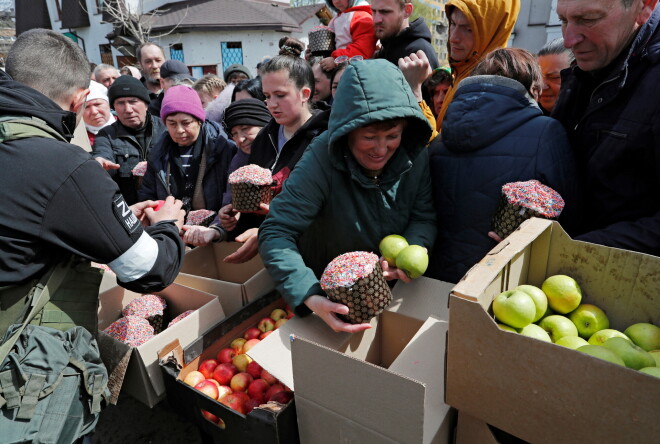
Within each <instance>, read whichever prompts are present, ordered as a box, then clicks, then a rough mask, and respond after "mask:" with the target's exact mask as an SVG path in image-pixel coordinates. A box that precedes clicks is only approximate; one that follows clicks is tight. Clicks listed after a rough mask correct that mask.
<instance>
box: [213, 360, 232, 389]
mask: <svg viewBox="0 0 660 444" xmlns="http://www.w3.org/2000/svg"><path fill="white" fill-rule="evenodd" d="M236 373H238V369H237V368H236V366H235V365H234V364H227V363H222V364H218V366H217V367H216V368H215V370H214V371H213V379H215V380H216V381H218V382H219V383H220V384H222V385H227V384H229V381H231V378H232V377H233V376H234V375H235V374H236Z"/></svg>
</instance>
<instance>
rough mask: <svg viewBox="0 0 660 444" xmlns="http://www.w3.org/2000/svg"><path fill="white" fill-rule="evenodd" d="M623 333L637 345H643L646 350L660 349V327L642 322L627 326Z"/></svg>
mask: <svg viewBox="0 0 660 444" xmlns="http://www.w3.org/2000/svg"><path fill="white" fill-rule="evenodd" d="M623 333H624V334H625V335H626V336H628V337H629V338H630V340H631V341H633V342H634V343H635V345H637V346H638V347H642V348H643V349H644V350H646V351H651V350H657V349H660V327H657V326H655V325H653V324H649V323H646V322H640V323H639V324H633V325H631V326H630V327H628V328H626V329H625V330H624V331H623Z"/></svg>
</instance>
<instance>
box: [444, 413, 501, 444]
mask: <svg viewBox="0 0 660 444" xmlns="http://www.w3.org/2000/svg"><path fill="white" fill-rule="evenodd" d="M498 442H499V441H498V440H497V439H496V438H495V436H494V435H493V432H492V430H491V429H490V427H488V424H486V423H485V422H483V421H482V420H481V419H479V418H475V417H474V416H471V415H468V414H467V413H465V412H458V420H457V421H456V439H455V441H454V443H455V444H475V443H478V444H497V443H498Z"/></svg>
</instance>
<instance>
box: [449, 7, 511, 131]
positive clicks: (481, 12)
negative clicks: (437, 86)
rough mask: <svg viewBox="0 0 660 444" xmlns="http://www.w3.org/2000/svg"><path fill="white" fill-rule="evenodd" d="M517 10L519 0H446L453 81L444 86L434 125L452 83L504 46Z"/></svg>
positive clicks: (459, 80)
mask: <svg viewBox="0 0 660 444" xmlns="http://www.w3.org/2000/svg"><path fill="white" fill-rule="evenodd" d="M519 11H520V0H449V1H448V2H447V4H446V5H445V12H446V13H447V17H448V18H449V38H448V40H447V48H448V53H449V65H450V66H451V69H452V74H453V75H454V83H453V85H452V86H451V87H450V88H449V90H447V94H446V95H445V100H444V103H443V104H442V108H441V109H440V113H439V114H438V118H437V129H438V131H440V130H441V129H442V119H443V118H444V116H445V112H447V107H448V106H449V104H450V103H451V101H452V98H453V97H454V92H455V91H456V85H458V84H459V83H460V82H461V80H463V79H464V78H466V77H468V76H469V75H470V73H471V72H472V70H473V69H474V67H475V66H477V64H478V63H479V62H480V61H481V60H482V59H483V58H484V57H485V56H486V55H487V54H488V53H489V52H491V51H493V50H495V49H498V48H504V47H506V44H507V41H508V40H509V37H510V36H511V32H512V31H513V26H514V25H515V23H516V19H517V18H518V12H519Z"/></svg>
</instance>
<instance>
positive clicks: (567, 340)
mask: <svg viewBox="0 0 660 444" xmlns="http://www.w3.org/2000/svg"><path fill="white" fill-rule="evenodd" d="M555 344H557V345H561V346H562V347H567V348H572V349H573V350H577V349H578V348H580V347H582V346H583V345H588V344H589V343H588V342H587V341H586V340H585V339H582V338H581V337H579V336H564V337H563V338H559V339H557V342H555Z"/></svg>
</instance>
